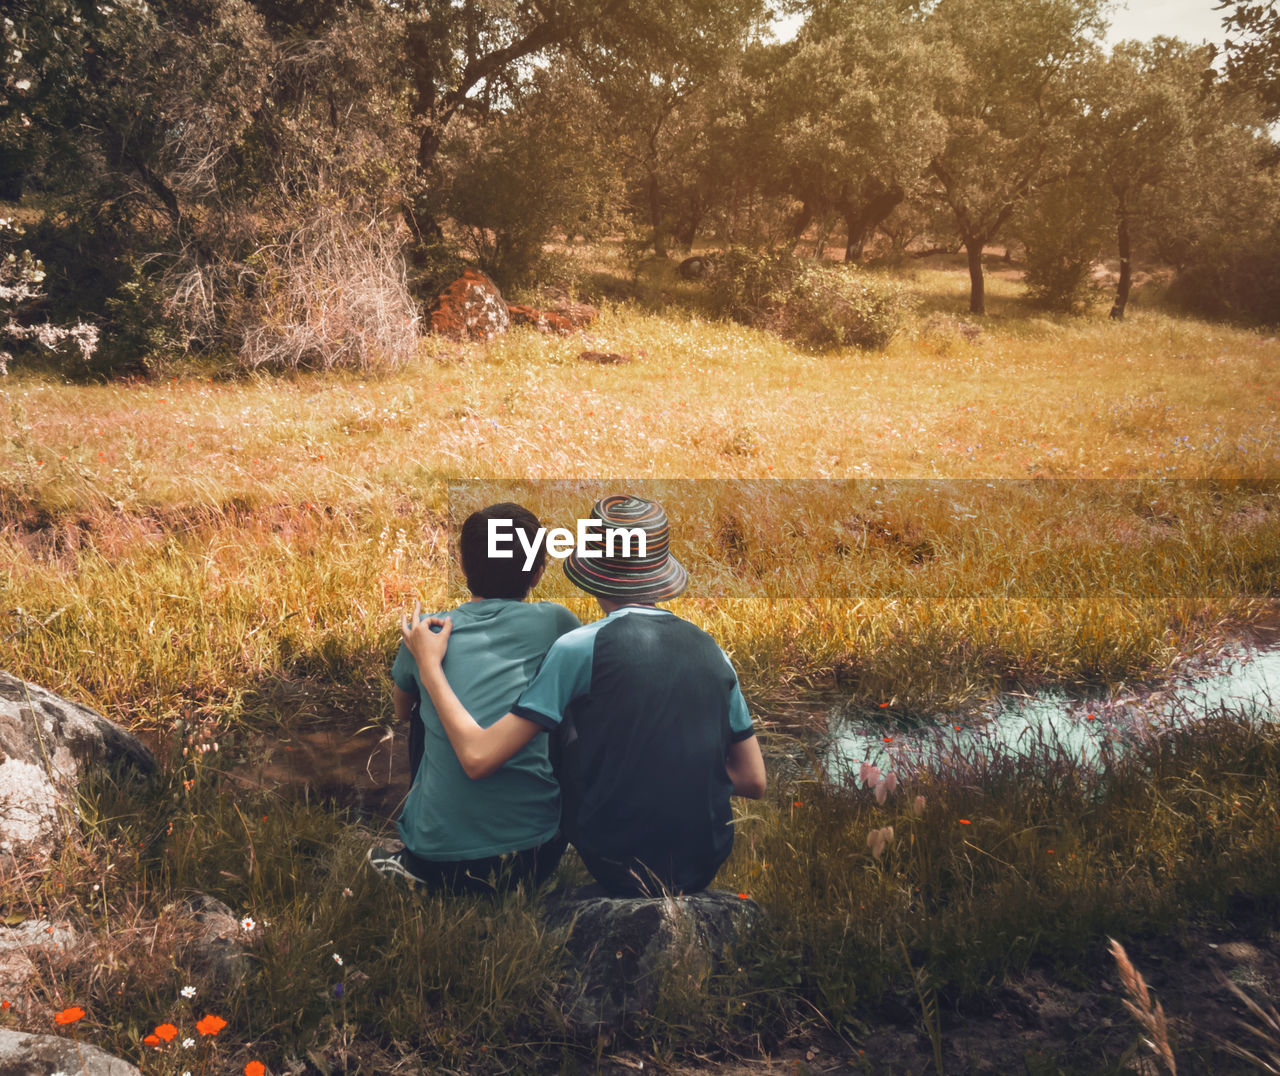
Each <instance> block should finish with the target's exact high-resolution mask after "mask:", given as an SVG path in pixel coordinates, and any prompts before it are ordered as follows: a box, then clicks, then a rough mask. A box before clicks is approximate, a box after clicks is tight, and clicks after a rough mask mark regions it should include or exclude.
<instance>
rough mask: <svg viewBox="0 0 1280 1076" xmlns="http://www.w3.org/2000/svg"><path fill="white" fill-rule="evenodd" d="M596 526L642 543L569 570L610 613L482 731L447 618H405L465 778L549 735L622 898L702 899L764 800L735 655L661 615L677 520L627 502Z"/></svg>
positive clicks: (570, 830)
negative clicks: (446, 662) (740, 801)
mask: <svg viewBox="0 0 1280 1076" xmlns="http://www.w3.org/2000/svg"><path fill="white" fill-rule="evenodd" d="M593 516H594V518H595V519H598V520H599V521H600V522H601V524H602V528H603V530H604V533H605V534H607V533H608V531H609V530H610V529H617V530H621V531H626V532H628V533H629V534H631V535H636V534H637V533H640V534H642V535H643V537H644V541H643V542H641V543H637V542H632V543H629V544H627V543H624V544H623V546H622V548H621V549H618V548H616V547H615V546H607V547H605V548H603V549H601V548H599V547H597V548H595V549H582V548H579V549H577V550H575V551H574V552H573V553H572V554H570V555H569V557H567V558H566V560H565V562H564V564H565V574H566V575H567V576H568V577H569V579H570V581H572V582H573V583H574V584H575V585H576V586H578V587H580V588H582V589H583V590H585V591H586V592H587V593H589V594H592V595H594V596H595V597H596V599H597V600H598V601H599V603H600V608H601V609H602V610H603V611H604V613H605V616H604V618H603V619H601V620H597V621H595V622H594V623H592V624H587V625H584V626H583V627H580V628H577V629H575V630H573V631H570V632H568V633H567V634H565V635H562V636H561V637H560V638H559V639H557V640H556V642H555V643H554V644H553V645H552V647H551V649H550V650H549V651H548V652H547V656H546V658H545V659H544V660H543V663H542V665H541V667H540V668H539V669H538V672H537V674H536V675H535V676H534V678H533V680H532V681H531V682H530V683H529V686H528V687H527V688H525V690H524V691H523V692H522V693H521V695H520V698H519V699H518V700H517V702H516V704H515V705H514V706H513V707H512V708H511V711H510V712H509V713H508V714H506V715H505V716H504V717H502V718H500V719H499V720H498V721H497V722H495V723H493V724H491V725H490V726H489V727H487V728H481V727H480V726H479V725H478V724H477V723H476V722H475V721H474V720H473V719H472V717H471V715H470V714H469V713H468V712H467V711H466V708H465V707H463V706H462V704H461V703H460V702H459V701H458V698H457V696H456V695H455V694H454V692H453V690H452V689H451V688H450V686H449V683H448V681H447V680H446V678H445V676H444V673H443V671H442V670H441V661H442V659H443V657H444V654H445V651H446V649H447V647H448V641H449V632H450V630H451V625H450V623H449V621H448V620H446V619H441V618H428V619H424V620H421V621H418V622H417V623H416V624H414V625H413V626H412V627H410V625H409V623H408V622H407V621H406V622H405V623H404V624H403V625H402V631H403V634H404V640H405V644H406V646H407V647H408V648H409V651H410V652H411V653H412V654H413V656H414V658H415V659H416V661H417V664H418V670H419V675H420V678H421V682H422V685H423V687H424V688H425V690H426V691H427V692H428V693H429V695H430V697H431V700H432V702H433V703H434V704H435V707H436V710H437V711H438V713H439V714H440V719H441V723H442V724H443V725H444V728H445V731H446V733H447V734H448V736H449V740H450V743H452V745H453V748H454V751H455V752H456V753H457V756H458V758H459V760H460V761H461V762H462V766H463V769H464V770H465V771H466V772H467V774H468V776H470V777H473V778H480V777H484V776H486V775H487V774H489V773H491V772H493V771H494V770H496V769H497V768H498V767H500V766H501V765H502V763H503V762H504V761H505V760H506V759H507V758H509V757H510V756H511V755H512V754H514V753H515V752H516V751H518V750H520V749H521V748H522V747H523V746H524V745H525V744H527V743H528V742H529V741H530V740H532V739H533V738H534V736H536V735H537V734H538V733H539V732H540V731H547V732H550V733H553V734H554V740H553V745H552V754H553V758H554V759H555V764H556V775H557V777H558V778H559V780H560V785H561V796H562V816H561V825H562V828H563V829H564V831H565V833H566V834H567V836H568V837H569V840H570V841H572V843H573V844H574V846H575V847H576V848H577V849H578V853H579V854H580V855H581V857H582V860H583V862H584V863H585V864H586V865H587V869H588V870H590V872H591V874H592V876H593V877H594V878H595V879H596V881H597V882H599V883H600V885H601V886H603V887H604V889H605V890H607V891H608V892H609V893H611V894H613V895H616V896H638V895H654V894H657V893H659V892H662V891H667V892H672V893H696V892H699V891H701V890H703V889H705V888H706V887H707V886H708V885H710V884H711V880H712V879H713V878H714V877H715V873H716V871H717V870H718V869H719V868H720V865H721V864H722V863H723V862H724V861H725V860H726V859H727V858H728V856H729V852H730V850H731V849H732V847H733V812H732V810H731V808H730V805H729V798H730V796H731V795H738V796H748V797H751V798H759V797H760V796H762V795H764V790H765V769H764V759H763V757H762V756H761V754H760V746H759V743H758V742H757V740H756V738H755V733H754V729H753V728H752V724H751V717H750V715H749V714H748V712H747V707H746V703H745V702H744V701H743V698H742V692H741V691H740V690H739V688H738V678H737V675H736V674H735V673H734V671H733V666H732V665H731V664H730V662H729V659H728V657H727V656H726V655H725V653H724V651H722V650H721V649H720V647H719V646H718V645H717V644H716V642H715V640H714V639H712V638H711V636H709V635H707V634H706V632H704V631H702V630H701V629H700V628H697V627H695V626H694V625H693V624H690V623H689V622H688V621H685V620H682V619H681V618H680V617H677V616H675V615H674V614H672V613H670V612H668V611H666V610H663V609H659V608H658V607H657V603H659V602H664V601H670V600H671V599H672V598H675V597H676V596H677V595H679V594H680V593H681V592H682V591H683V590H684V589H685V586H686V585H687V583H688V576H687V574H686V572H685V570H684V568H683V567H682V566H681V565H680V564H679V563H678V562H677V561H676V559H675V558H674V557H673V556H672V555H671V552H670V548H669V529H668V526H667V517H666V513H665V512H663V510H662V508H661V506H660V505H658V504H657V503H655V502H653V501H647V500H644V499H642V498H639V497H629V496H625V495H615V496H611V497H606V498H604V499H603V500H601V501H599V502H597V503H596V505H595V507H594V509H593ZM432 627H438V628H439V629H440V630H439V631H438V632H433V631H432V630H431V628H432Z"/></svg>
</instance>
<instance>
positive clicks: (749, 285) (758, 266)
mask: <svg viewBox="0 0 1280 1076" xmlns="http://www.w3.org/2000/svg"><path fill="white" fill-rule="evenodd" d="M801 268H802V267H801V262H800V259H799V258H797V257H795V256H794V255H793V254H790V253H788V252H786V251H780V250H770V249H765V250H749V249H747V248H745V247H733V248H732V249H730V250H727V251H725V252H724V253H723V254H722V255H720V257H719V259H718V260H717V262H716V271H715V276H714V277H713V278H712V295H713V297H714V299H715V302H716V305H717V306H719V308H720V309H721V310H722V311H723V312H724V313H725V314H728V315H729V317H731V318H733V319H734V320H735V321H741V322H743V323H744V324H747V325H756V324H759V323H760V322H761V321H762V320H763V319H764V318H765V317H766V316H767V315H768V313H769V311H770V310H771V309H772V308H773V305H774V302H775V296H776V295H778V294H779V293H781V292H785V291H786V289H787V288H788V287H790V285H791V282H792V281H793V280H795V279H796V277H798V276H799V275H800V272H801Z"/></svg>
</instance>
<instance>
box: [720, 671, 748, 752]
mask: <svg viewBox="0 0 1280 1076" xmlns="http://www.w3.org/2000/svg"><path fill="white" fill-rule="evenodd" d="M720 653H721V654H723V655H724V660H725V664H726V665H728V666H729V671H730V672H731V673H733V688H732V689H731V690H730V692H729V742H730V743H737V742H738V741H739V740H749V739H751V737H752V736H754V735H755V734H756V730H755V726H754V725H753V724H752V723H751V712H750V711H749V710H748V709H747V700H746V699H744V698H743V697H742V688H741V687H740V686H739V685H738V672H737V670H736V669H735V668H734V667H733V662H732V661H730V660H729V655H728V654H725V653H724V651H723V650H722V651H720Z"/></svg>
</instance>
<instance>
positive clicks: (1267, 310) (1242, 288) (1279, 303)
mask: <svg viewBox="0 0 1280 1076" xmlns="http://www.w3.org/2000/svg"><path fill="white" fill-rule="evenodd" d="M1169 300H1170V301H1171V302H1172V303H1174V304H1175V305H1177V306H1180V307H1182V308H1183V309H1185V310H1190V311H1192V312H1193V313H1197V314H1204V315H1208V316H1210V317H1226V318H1233V319H1237V320H1240V321H1244V322H1250V323H1258V324H1270V325H1275V324H1280V223H1278V224H1277V225H1276V226H1275V228H1274V234H1272V235H1269V236H1268V235H1261V236H1256V237H1252V238H1251V239H1250V240H1248V241H1246V242H1243V243H1240V244H1239V245H1238V246H1236V247H1234V248H1231V247H1229V246H1228V245H1227V244H1225V243H1223V244H1219V245H1214V246H1210V245H1208V244H1206V245H1205V246H1204V247H1202V248H1200V249H1198V250H1196V251H1195V252H1194V254H1193V257H1192V260H1191V261H1190V264H1188V265H1187V266H1185V267H1184V268H1183V270H1182V271H1181V272H1180V273H1179V274H1178V275H1177V277H1176V278H1175V279H1174V281H1173V284H1172V285H1171V286H1170V288H1169Z"/></svg>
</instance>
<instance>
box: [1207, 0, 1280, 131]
mask: <svg viewBox="0 0 1280 1076" xmlns="http://www.w3.org/2000/svg"><path fill="white" fill-rule="evenodd" d="M1216 7H1217V8H1218V9H1219V10H1224V9H1225V11H1226V14H1225V15H1223V20H1222V21H1223V26H1224V27H1225V29H1226V31H1227V33H1228V34H1229V35H1230V36H1229V37H1228V39H1227V43H1226V50H1225V51H1226V56H1227V77H1228V78H1229V79H1231V81H1232V82H1233V83H1234V84H1236V85H1238V86H1241V87H1243V88H1244V89H1246V90H1247V91H1249V92H1251V93H1254V94H1256V95H1257V96H1258V98H1259V100H1260V101H1261V102H1262V104H1263V105H1264V106H1265V108H1266V114H1267V118H1268V119H1270V120H1273V121H1274V120H1277V119H1280V6H1277V4H1276V2H1275V0H1222V2H1221V3H1219V4H1217V5H1216Z"/></svg>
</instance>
